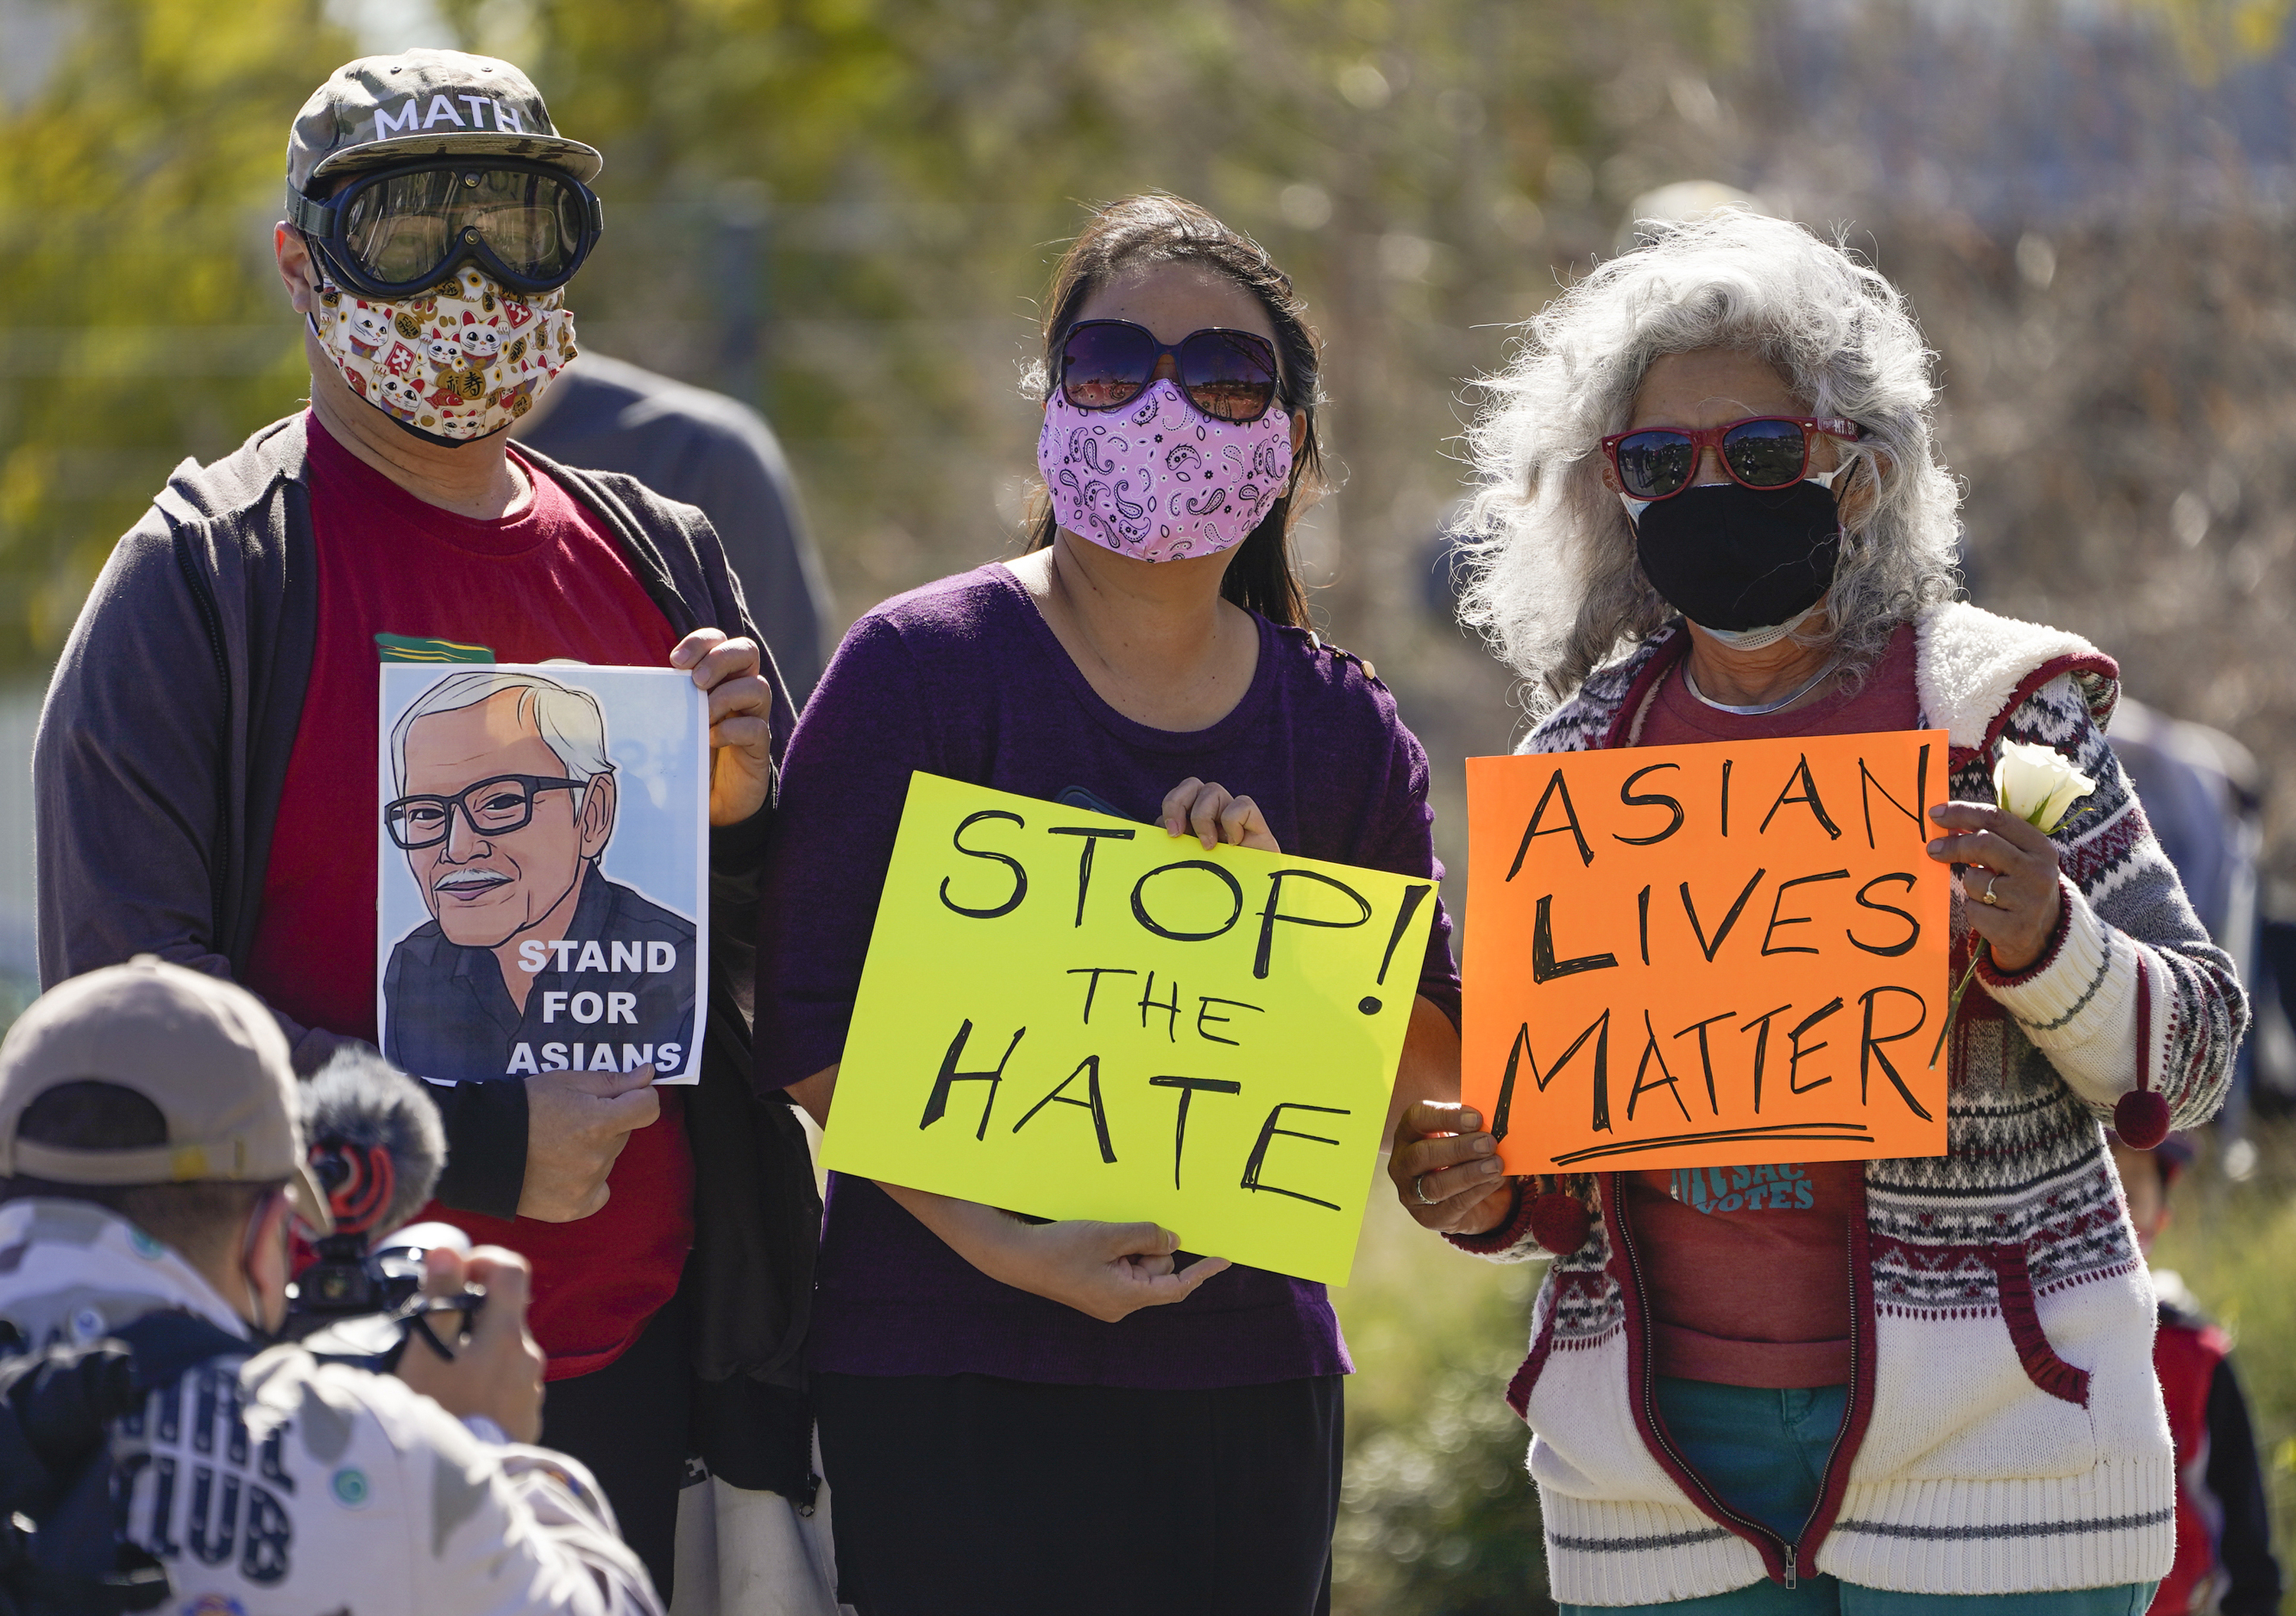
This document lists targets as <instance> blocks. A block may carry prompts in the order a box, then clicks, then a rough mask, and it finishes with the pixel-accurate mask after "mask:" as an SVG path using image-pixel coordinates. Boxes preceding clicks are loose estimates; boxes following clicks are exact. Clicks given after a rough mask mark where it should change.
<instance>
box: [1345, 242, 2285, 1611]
mask: <svg viewBox="0 0 2296 1616" xmlns="http://www.w3.org/2000/svg"><path fill="white" fill-rule="evenodd" d="M1490 387H1491V391H1492V395H1493V403H1492V405H1491V407H1490V408H1489V410H1488V412H1486V413H1485V414H1484V416H1483V417H1482V419H1481V420H1480V422H1479V423H1478V425H1477V426H1476V428H1474V433H1473V438H1472V443H1473V449H1474V454H1475V460H1476V464H1477V468H1478V470H1479V471H1480V475H1481V477H1482V481H1483V487H1482V493H1481V496H1480V512H1481V514H1482V517H1483V518H1484V522H1483V529H1482V530H1483V532H1484V533H1485V534H1486V535H1487V537H1486V538H1485V539H1484V541H1483V542H1482V543H1481V544H1480V548H1479V550H1478V551H1477V552H1476V555H1475V558H1474V571H1473V582H1472V585H1471V587H1470V589H1469V592H1468V595H1467V601H1466V616H1467V617H1468V619H1469V620H1470V621H1471V622H1473V623H1475V624H1479V625H1480V626H1481V627H1482V628H1483V629H1484V630H1485V631H1486V632H1487V633H1488V634H1489V635H1490V637H1491V639H1492V641H1493V642H1494V643H1495V645H1496V646H1497V649H1498V651H1499V653H1500V654H1501V655H1502V656H1503V657H1505V658H1506V660H1507V661H1508V663H1509V664H1510V665H1512V666H1513V667H1514V668H1515V669H1516V670H1517V671H1518V672H1519V673H1521V674H1522V675H1523V676H1524V678H1525V679H1526V680H1528V681H1530V684H1531V688H1532V690H1533V701H1534V707H1535V713H1536V716H1537V721H1538V722H1537V723H1536V725H1535V727H1534V728H1533V730H1532V731H1531V733H1530V735H1529V737H1528V739H1526V741H1525V742H1524V745H1523V748H1522V749H1523V750H1525V751H1528V752H1541V753H1548V752H1565V751H1574V750H1582V749H1587V748H1592V747H1633V746H1653V745H1683V744H1697V743H1702V742H1712V741H1743V740H1746V739H1759V738H1769V737H1784V736H1795V735H1820V734H1844V733H1857V732H1867V731H1874V730H1905V729H1916V728H1930V729H1942V730H1946V731H1947V732H1948V739H1949V742H1950V746H1951V763H1950V767H1951V771H1952V773H1951V791H1950V794H1949V795H1950V796H1951V797H1952V798H1953V799H1955V800H1952V801H1949V802H1947V803H1943V804H1939V805H1938V806H1936V807H1935V808H1933V809H1931V818H1932V820H1933V823H1934V830H1933V838H1934V839H1932V840H1931V842H1930V844H1929V846H1928V853H1929V856H1930V857H1931V858H1933V859H1935V860H1937V861H1939V862H1941V863H1946V864H1949V865H1953V866H1955V867H1956V868H1957V869H1959V871H1960V877H1959V879H1960V886H1959V893H1960V894H1961V895H1960V896H1959V897H1957V899H1956V904H1955V910H1956V918H1955V931H1956V936H1957V939H1958V940H1957V942H1956V948H1955V952H1956V968H1958V967H1960V966H1962V965H1964V964H1966V963H1967V962H1968V960H1969V959H1971V958H1972V955H1973V956H1974V958H1975V960H1976V972H1977V979H1978V981H1979V982H1980V983H1982V984H1983V988H1984V991H1983V992H1974V991H1972V992H1970V993H1969V994H1968V995H1967V997H1966V999H1965V1000H1964V1002H1963V1004H1962V1008H1961V1010H1960V1013H1959V1016H1957V1018H1956V1020H1955V1022H1954V1024H1953V1027H1952V1032H1953V1036H1952V1038H1951V1039H1950V1041H1949V1047H1950V1049H1951V1056H1950V1063H1951V1064H1950V1073H1949V1103H1948V1123H1947V1134H1948V1154H1947V1155H1943V1156H1940V1157H1934V1158H1926V1159H1918V1160H1899V1161H1874V1162H1817V1163H1776V1164H1771V1165H1767V1166H1763V1167H1759V1168H1743V1169H1737V1170H1734V1171H1728V1170H1726V1171H1724V1172H1719V1173H1717V1172H1711V1171H1710V1172H1708V1173H1706V1174H1704V1175H1701V1174H1689V1173H1686V1174H1679V1175H1677V1174H1672V1173H1667V1172H1614V1173H1609V1174H1604V1175H1602V1176H1600V1177H1587V1178H1577V1179H1541V1180H1525V1179H1511V1178H1508V1177H1506V1176H1505V1174H1504V1173H1503V1172H1502V1171H1501V1170H1500V1167H1499V1163H1498V1160H1497V1154H1496V1146H1495V1143H1494V1141H1493V1140H1492V1139H1491V1136H1490V1135H1489V1133H1488V1132H1487V1131H1485V1130H1484V1122H1483V1119H1482V1118H1480V1117H1479V1116H1477V1115H1476V1114H1473V1113H1472V1112H1469V1111H1466V1110H1465V1109H1464V1108H1463V1107H1457V1106H1445V1105H1439V1104H1423V1105H1420V1106H1414V1107H1413V1108H1412V1109H1411V1110H1410V1111H1409V1112H1408V1113H1406V1115H1405V1117H1404V1119H1403V1121H1402V1122H1401V1125H1400V1126H1399V1127H1398V1132H1397V1148H1396V1150H1395V1152H1394V1154H1393V1155H1392V1156H1391V1158H1390V1174H1391V1176H1392V1177H1393V1178H1394V1180H1395V1183H1396V1186H1397V1188H1398V1194H1399V1195H1400V1196H1401V1197H1402V1200H1403V1203H1404V1204H1405V1206H1406V1208H1407V1209H1408V1210H1409V1211H1410V1212H1411V1213H1412V1215H1413V1216H1414V1217H1415V1218H1416V1219H1417V1220H1419V1221H1420V1222H1421V1223H1422V1224H1423V1225H1425V1226H1426V1227H1428V1228H1432V1229H1435V1230H1438V1231H1439V1232H1441V1233H1443V1234H1445V1235H1447V1236H1448V1237H1449V1238H1450V1239H1451V1240H1452V1241H1453V1242H1455V1243H1456V1244H1457V1245H1461V1246H1463V1247H1464V1248H1465V1249H1467V1250H1469V1251H1472V1252H1476V1253H1480V1254H1482V1255H1484V1256H1488V1257H1490V1258H1493V1259H1495V1260H1497V1261H1529V1260H1532V1259H1538V1258H1552V1259H1553V1260H1554V1261H1553V1263H1552V1266H1551V1267H1550V1269H1548V1272H1547V1275H1546V1283H1545V1285H1544V1286H1543V1287H1542V1288H1541V1290H1540V1292H1539V1295H1538V1302H1537V1303H1536V1305H1535V1307H1534V1310H1533V1317H1532V1328H1531V1345H1530V1351H1529V1357H1528V1359H1526V1360H1525V1362H1524V1364H1523V1366H1522V1368H1521V1371H1520V1372H1519V1373H1518V1374H1517V1375H1515V1377H1514V1381H1513V1384H1512V1385H1511V1386H1510V1388H1509V1393H1508V1395H1509V1399H1510V1400H1511V1401H1513V1404H1514V1406H1515V1408H1516V1409H1517V1411H1518V1412H1520V1413H1521V1414H1522V1415H1523V1416H1524V1417H1525V1418H1526V1419H1527V1420H1528V1421H1529V1424H1530V1426H1531V1429H1532V1432H1533V1433H1534V1436H1533V1441H1532V1444H1531V1450H1530V1469H1531V1473H1532V1475H1533V1477H1534V1478H1535V1479H1536V1480H1537V1481H1538V1486H1539V1491H1540V1498H1541V1501H1542V1505H1543V1513H1544V1516H1545V1521H1546V1533H1547V1555H1548V1570H1549V1575H1550V1578H1551V1580H1552V1584H1553V1588H1554V1596H1555V1597H1556V1598H1557V1599H1558V1600H1559V1601H1562V1604H1563V1609H1564V1610H1566V1611H1570V1610H1573V1609H1576V1608H1579V1607H1586V1608H1588V1609H1593V1608H1595V1607H1619V1606H1666V1605H1672V1604H1679V1603H1682V1602H1686V1601H1693V1600H1694V1601H1697V1602H1698V1605H1697V1608H1698V1612H1699V1616H1713V1613H1715V1612H1725V1611H1727V1612H1739V1611H1743V1612H1755V1611H1758V1610H1759V1611H1763V1612H1768V1611H1773V1610H1775V1611H1784V1610H1787V1609H1789V1608H1791V1609H1793V1610H1795V1611H1801V1610H1808V1611H1811V1612H1816V1611H1818V1610H1820V1609H1825V1610H1829V1611H1830V1610H1834V1609H1845V1610H1846V1609H1850V1608H1852V1607H1854V1608H1855V1609H1856V1610H1857V1611H1858V1612H1882V1611H1884V1610H1887V1611H1890V1612H1893V1613H1894V1612H1900V1611H1905V1610H1908V1609H1910V1608H1911V1604H1912V1603H1927V1602H1930V1601H1932V1600H1934V1601H1943V1602H1947V1603H1948V1604H1949V1603H1951V1602H1954V1601H1964V1602H1965V1601H1968V1600H1971V1599H1973V1598H1980V1597H1983V1598H1989V1599H1992V1600H1993V1601H1995V1604H1993V1605H1992V1606H1990V1607H1988V1608H1989V1616H2001V1612H2006V1611H2009V1610H2014V1611H2015V1612H2018V1613H2019V1616H2026V1613H2027V1612H2033V1613H2036V1616H2108V1613H2110V1616H2135V1613H2136V1612H2140V1611H2143V1610H2144V1608H2145V1605H2146V1604H2147V1602H2148V1601H2149V1600H2150V1598H2151V1596H2152V1592H2153V1586H2154V1584H2155V1583H2156V1582H2157V1581H2158V1580H2159V1579H2160V1578H2161V1576H2162V1575H2163V1574H2164V1573H2165V1572H2166V1571H2167V1570H2168V1569H2169V1562H2170V1559H2171V1556H2172V1555H2173V1552H2174V1547H2175V1530H2174V1524H2173V1517H2174V1497H2175V1487H2176V1474H2175V1465H2174V1459H2173V1456H2172V1453H2171V1449H2170V1445H2169V1431H2168V1427H2167V1424H2166V1423H2165V1419H2164V1416H2163V1414H2162V1411H2161V1398H2160V1393H2159V1391H2158V1390H2157V1388H2156V1386H2155V1384H2154V1381H2153V1369H2152V1359H2151V1345H2152V1334H2153V1300H2152V1295H2151V1287H2150V1285H2149V1282H2148V1281H2147V1279H2146V1277H2145V1271H2144V1264H2143V1263H2142V1261H2140V1260H2139V1259H2138V1256H2137V1253H2136V1243H2135V1240H2134V1237H2133V1236H2132V1234H2131V1232H2130V1229H2129V1225H2128V1218H2127V1216H2126V1214H2125V1213H2124V1212H2123V1210H2122V1206H2121V1202H2120V1195H2119V1192H2118V1184H2117V1181H2116V1179H2115V1178H2114V1175H2113V1171H2112V1165H2111V1163H2110V1160H2109V1158H2108V1156H2107V1155H2106V1152H2105V1141H2104V1132H2103V1127H2102V1126H2101V1123H2102V1122H2103V1121H2104V1120H2105V1119H2107V1118H2116V1119H2117V1121H2118V1124H2119V1126H2120V1131H2121V1133H2122V1135H2123V1137H2124V1138H2125V1139H2128V1141H2129V1142H2132V1143H2136V1144H2138V1145H2149V1144H2151V1143H2154V1142H2157V1141H2158V1139H2160V1137H2161V1132H2162V1131H2163V1130H2164V1129H2165V1127H2166V1126H2168V1125H2169V1124H2170V1123H2175V1124H2178V1125H2189V1124H2191V1123H2194V1122H2200V1121H2202V1120H2203V1119H2205V1118H2206V1117H2207V1116H2208V1115H2210V1114H2211V1113H2212V1112H2213V1111H2214V1110H2215V1109H2216V1107H2217V1106H2218V1102H2219V1100H2220V1098H2221V1097H2222V1095H2223V1092H2224V1087H2225V1083H2226V1079H2227V1076H2228V1074H2229V1072H2230V1069H2231V1064H2232V1057H2233V1053H2234V1050H2235V1047H2236V1045H2237V1043H2238V1041H2239V1037H2240V1034H2241V1032H2242V1030H2243V1025H2244V1024H2245V1020H2246V1013H2247V1012H2246V1005H2245V1002H2244V1000H2243V997H2242V994H2241V990H2240V987H2239V985H2238V983H2237V980H2236V978H2235V975H2234V973H2233V969H2232V967H2231V963H2230V961H2229V960H2228V959H2226V956H2225V955H2224V954H2223V953H2222V952H2221V951H2218V949H2216V948H2215V947H2214V946H2212V945H2211V944H2210V942H2209V939H2208V936H2207V935H2206V933H2205V932H2204V931H2203V930H2202V927H2201V926H2200V925H2199V923H2198V922H2197V921H2196V920H2195V919H2194V915H2193V911H2192V909H2191V906H2190V905H2189V904H2188V903H2187V902H2185V896H2184V894H2183V891H2182V889H2181V887H2180V886H2178V884H2177V877H2176V874H2175V872H2174V870H2172V869H2170V868H2169V864H2168V862H2167V861H2166V860H2165V859H2164V858H2163V857H2162V856H2161V849H2160V847H2159V845H2158V844H2157V843H2156V842H2155V841H2154V840H2153V835H2152V833H2151V831H2150V829H2149V828H2147V826H2146V824H2145V821H2144V813H2143V811H2142V810H2141V808H2140V807H2139V806H2138V804H2137V803H2136V798H2135V796H2133V794H2132V793H2131V792H2130V789H2129V787H2128V779H2127V777H2126V776H2125V775H2124V774H2123V773H2122V772H2121V770H2120V765H2119V764H2118V763H2116V762H2115V760H2114V758H2113V755H2112V749H2111V748H2110V747H2108V746H2107V745H2106V743H2105V739H2104V733H2103V726H2104V724H2105V722H2106V720H2107V719H2108V718H2109V716H2110V715H2111V713H2112V706H2113V703H2114V700H2115V698H2116V695H2117V691H2118V670H2117V669H2116V667H2115V665H2113V663H2112V660H2111V659H2110V658H2109V657H2105V656H2103V654H2101V653H2100V652H2098V651H2097V650H2096V649H2095V648H2094V647H2092V646H2090V645H2088V644H2087V642H2086V641H2082V640H2080V639H2079V638H2078V637H2076V636H2074V635H2071V634H2068V633H2062V632H2060V631H2058V630H2055V629H2050V628H2045V627H2041V626H2038V625H2036V624H2028V623H2019V622H2014V621H2012V620H2010V619H2007V618H2005V617H1999V616H1993V615H1991V614H1989V613H1987V612H1983V611H1980V610H1979V609H1977V608H1974V607H1972V606H1970V605H1967V604H1965V603H1962V602H1959V601H1956V600H1955V599H1954V596H1955V594H1956V585H1955V580H1954V575H1953V567H1952V554H1953V542H1954V531H1955V527H1954V505H1955V500H1956V491H1955V487H1954V484H1953V481H1952V479H1951V478H1950V477H1948V475H1947V473H1946V471H1945V469H1943V468H1942V467H1941V466H1939V464H1938V463H1937V459H1936V455H1935V452H1934V449H1933V447H1932V443H1931V419H1930V417H1931V408H1932V405H1933V403H1934V398H1935V386H1934V383H1933V382H1932V380H1931V357H1930V355H1929V354H1928V353H1927V352H1926V351H1925V349H1924V347H1923V342H1922V339H1921V334H1920V332H1919V331H1918V330H1917V329H1916V327H1915V324H1914V322H1913V319H1912V317H1911V315H1910V314H1908V312H1907V308H1906V306H1905V301H1904V299H1903V298H1901V297H1900V296H1899V295H1898V292H1897V290H1895V289H1894V288H1893V287H1891V286H1890V283H1889V282H1887V281H1885V280H1884V279H1883V278H1882V276H1881V275H1880V274H1878V273H1875V272H1874V270H1873V269H1872V268H1870V267H1868V266H1866V265H1860V264H1858V263H1857V262H1856V261H1854V260H1853V259H1851V258H1850V257H1849V255H1847V254H1846V253H1844V252H1842V251H1841V250H1840V249H1837V248H1835V247H1834V246H1832V245H1830V244H1828V243H1827V242H1825V241H1822V240H1820V239H1818V238H1817V237H1816V236H1814V235H1812V234H1811V233H1808V232H1807V231H1805V230H1802V229H1800V228H1799V227H1797V226H1795V225H1792V224H1785V223H1783V222H1781V221H1778V220H1775V219H1768V218H1763V217H1759V216H1755V215H1751V214H1748V213H1744V212H1730V213H1725V214H1721V215H1718V216H1711V217H1709V218H1707V219H1704V220H1702V221H1698V222H1694V223H1691V224H1681V225H1677V226H1672V227H1665V228H1661V229H1659V230H1658V231H1657V232H1656V233H1655V234H1654V236H1653V238H1652V240H1651V241H1650V243H1649V244H1648V245H1647V246H1645V247H1644V248H1643V249H1641V250H1639V251H1636V252H1633V253H1630V254H1628V255H1626V256H1624V257H1620V258H1618V259H1616V260H1614V261H1613V262H1611V263H1609V264H1606V265H1603V266H1602V267H1601V268H1599V269H1597V270H1596V271H1595V273H1592V274H1591V275H1589V276H1588V277H1587V279H1586V280H1584V281H1582V282H1579V284H1578V285H1577V286H1576V287H1574V288H1572V289H1571V290H1570V291H1569V292H1567V293H1566V294H1565V295H1564V296H1562V298H1559V299H1557V301H1556V302H1555V303H1554V305H1553V306H1551V307H1550V308H1548V309H1547V310H1546V312H1545V313H1544V314H1540V315H1539V316H1538V318H1537V319H1535V320H1534V321H1532V322H1531V323H1530V325H1529V331H1528V339H1527V340H1526V341H1525V343H1524V344H1523V347H1522V349H1521V354H1520V355H1519V356H1518V357H1517V359H1516V360H1515V362H1514V363H1513V365H1512V366H1511V367H1510V368H1509V369H1508V370H1507V371H1506V372H1505V374H1504V375H1503V376H1500V377H1499V378H1497V380H1494V381H1493V382H1492V383H1491V384H1490ZM2012 742H2021V743H2026V744H2029V745H2038V746H2042V747H2049V748H2052V749H2053V750H2054V751H2056V752H2057V753H2059V754H2061V755H2063V756H2065V757H2066V758H2068V759H2069V760H2070V761H2071V763H2072V764H2073V765H2074V766H2075V767H2077V768H2078V769H2079V771H2081V772H2082V773H2084V774H2086V775H2088V776H2090V777H2092V778H2093V779H2094V780H2095V782H2096V783H2095V789H2094V790H2093V791H2091V792H2090V793H2089V794H2088V795H2087V796H2086V797H2084V798H2082V799H2081V800H2080V801H2079V803H2078V804H2076V805H2075V806H2074V808H2073V809H2072V810H2071V812H2070V813H2068V814H2067V815H2066V817H2065V818H2064V819H2063V820H2062V823H2061V824H2060V825H2059V826H2058V827H2057V828H2056V829H2055V830H2054V832H2052V833H2049V834H2046V835H2045V834H2044V833H2043V832H2041V831H2040V830H2038V829H2036V828H2034V827H2033V826H2031V825H2030V824H2027V823H2026V822H2025V821H2024V820H2020V819H2018V818H2016V817H2015V816H2013V815H2012V814H2009V813H2007V812H2003V811H2001V810H2000V809H1998V808H1997V807H1995V806H1993V805H1992V803H1993V791H1992V788H1991V784H1990V771H1991V766H1992V764H1993V763H1994V761H1995V759H1996V758H1997V755H1999V752H2000V749H2001V747H2003V746H2004V745H2005V744H2008V743H2012ZM1710 1179H1712V1180H1718V1181H1719V1180H1726V1181H1725V1182H1723V1185H1722V1188H1721V1189H1719V1190H1718V1189H1716V1188H1715V1186H1714V1184H1713V1183H1711V1182H1709V1181H1708V1180H1710ZM1691 1180H1696V1181H1695V1182H1691ZM1731 1190H1741V1191H1743V1193H1726V1192H1728V1191H1731ZM1844 1253H1848V1261H1844ZM1628 1258H1631V1259H1632V1260H1631V1261H1629V1260H1628ZM2005 1597H2006V1598H2008V1599H2010V1600H2011V1601H2012V1603H2011V1604H2001V1603H2000V1602H2001V1601H2002V1600H2003V1599H2004V1598H2005ZM1963 1608H1965V1609H1971V1610H1973V1609H1975V1607H1974V1606H1968V1605H1964V1607H1963Z"/></svg>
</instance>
